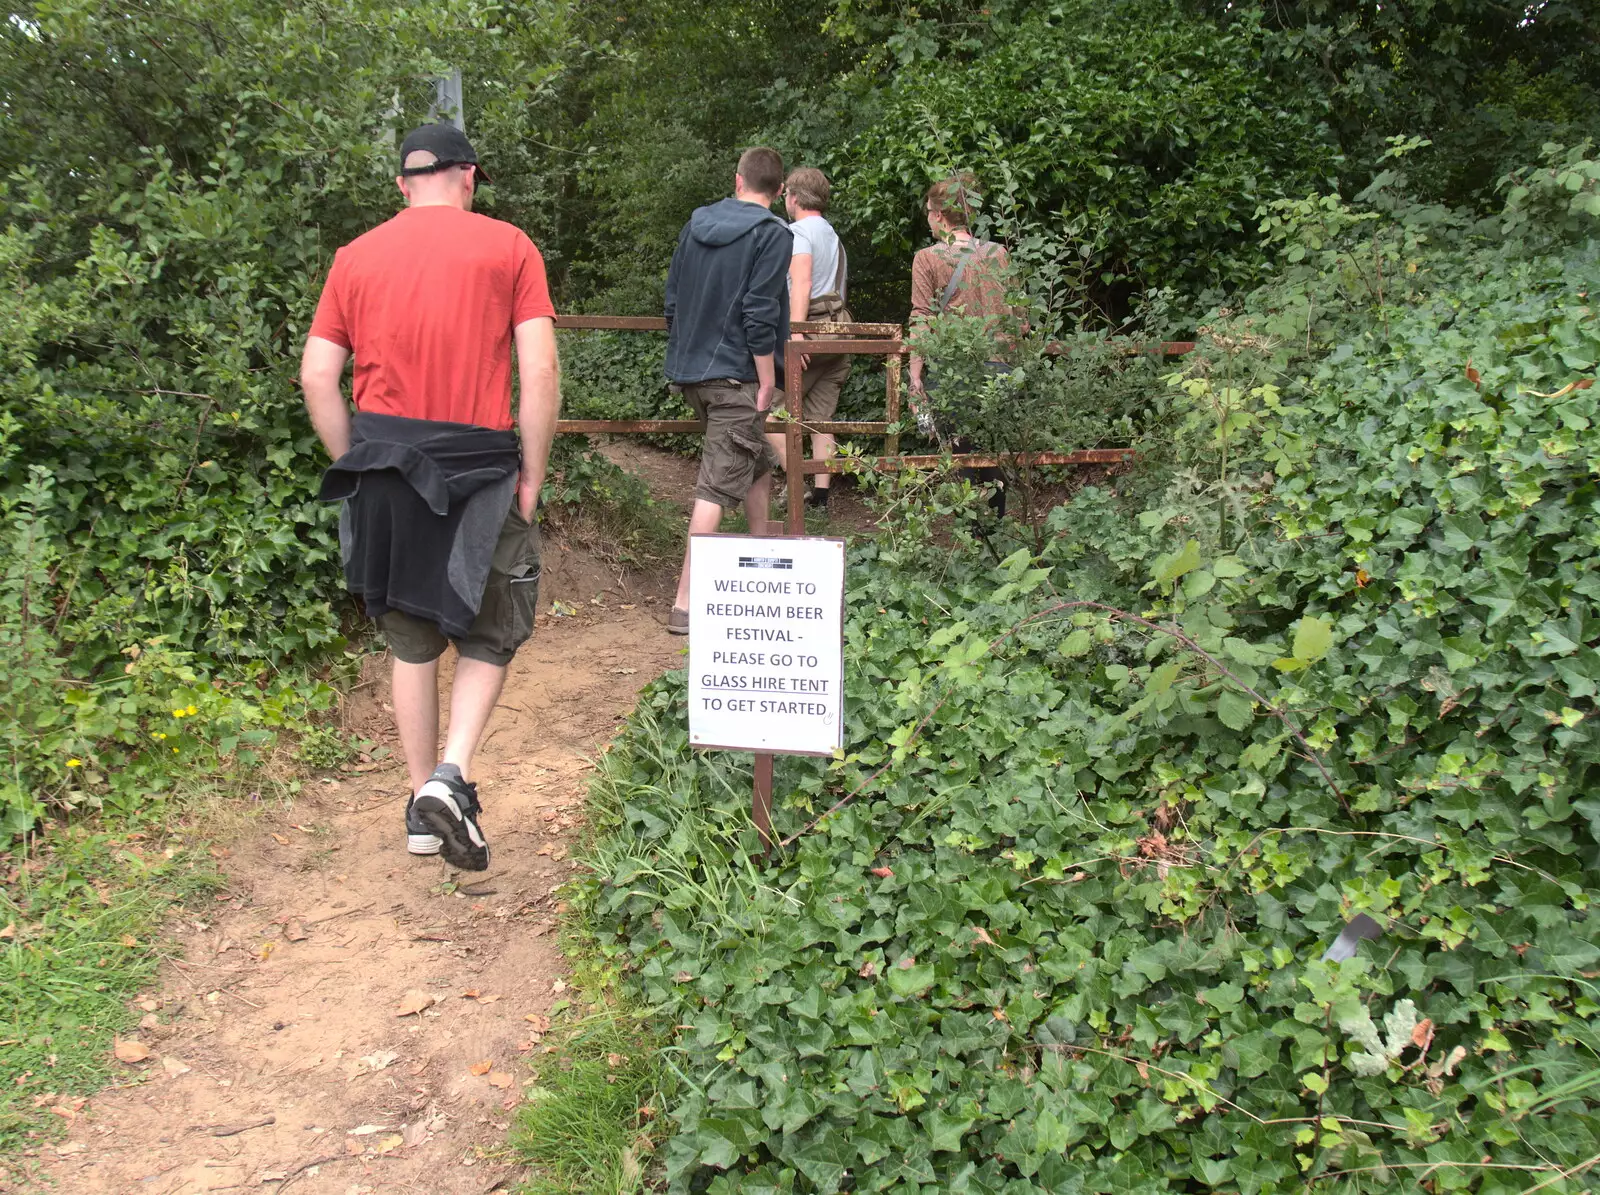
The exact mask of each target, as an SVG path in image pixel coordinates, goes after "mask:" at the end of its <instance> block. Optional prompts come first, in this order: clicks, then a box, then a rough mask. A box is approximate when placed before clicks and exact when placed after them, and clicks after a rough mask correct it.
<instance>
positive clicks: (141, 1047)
mask: <svg viewBox="0 0 1600 1195" xmlns="http://www.w3.org/2000/svg"><path fill="white" fill-rule="evenodd" d="M111 1052H112V1053H113V1054H115V1055H116V1056H117V1061H118V1062H143V1061H145V1059H147V1058H149V1057H150V1047H149V1046H147V1045H145V1044H144V1043H143V1042H139V1041H134V1040H133V1038H131V1037H119V1038H117V1039H116V1045H114V1046H113V1047H112V1051H111Z"/></svg>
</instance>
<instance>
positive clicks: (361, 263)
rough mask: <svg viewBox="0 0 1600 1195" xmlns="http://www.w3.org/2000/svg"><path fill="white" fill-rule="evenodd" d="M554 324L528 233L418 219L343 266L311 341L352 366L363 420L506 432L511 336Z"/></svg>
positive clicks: (399, 225) (408, 213)
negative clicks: (329, 345) (340, 352)
mask: <svg viewBox="0 0 1600 1195" xmlns="http://www.w3.org/2000/svg"><path fill="white" fill-rule="evenodd" d="M555 313H556V309H555V307H554V306H553V305H552V304H551V302H550V288H549V285H548V283H547V282H546V280H545V273H544V258H542V257H540V256H539V250H538V249H536V248H534V245H533V242H532V241H530V240H529V239H528V236H527V234H526V233H524V232H523V231H522V230H521V229H520V228H517V227H515V226H514V225H511V224H507V223H506V222H505V221H503V220H491V219H490V218H489V217H488V216H480V215H477V214H475V213H473V212H464V211H462V210H461V209H460V208H455V207H411V208H406V209H405V210H404V211H402V212H400V214H399V215H397V216H395V217H394V218H393V219H392V220H388V221H386V222H384V223H383V224H380V225H378V227H376V228H374V229H373V230H372V231H371V232H368V233H365V234H363V235H362V236H359V237H357V238H356V239H355V240H353V241H351V242H350V243H349V244H348V245H346V246H345V247H344V248H343V249H340V250H339V252H338V253H336V254H334V258H333V268H332V269H330V270H329V271H328V281H327V283H326V284H325V285H324V286H323V288H322V299H321V301H320V302H319V303H318V304H317V314H316V317H315V318H314V319H313V320H312V321H311V335H313V336H318V337H321V338H322V339H323V340H331V341H333V343H334V344H337V345H342V346H343V347H345V348H347V349H349V350H350V351H351V353H352V354H354V356H355V400H356V408H357V409H358V410H362V411H375V412H378V413H379V414H383V415H404V416H406V417H408V418H411V419H440V420H445V421H449V422H453V423H471V424H475V425H477V426H478V427H490V428H494V429H496V430H505V429H507V428H509V427H510V426H511V329H512V328H514V327H516V326H517V325H518V324H520V323H522V322H523V321H525V320H531V319H539V318H541V317H546V318H549V317H553V316H554V315H555Z"/></svg>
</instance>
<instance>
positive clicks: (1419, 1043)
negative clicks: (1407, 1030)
mask: <svg viewBox="0 0 1600 1195" xmlns="http://www.w3.org/2000/svg"><path fill="white" fill-rule="evenodd" d="M1411 1044H1412V1045H1414V1046H1416V1047H1417V1049H1419V1050H1421V1051H1422V1052H1423V1053H1424V1054H1426V1053H1427V1052H1428V1047H1429V1046H1430V1045H1432V1044H1433V1021H1432V1020H1430V1019H1426V1018H1425V1019H1423V1020H1421V1021H1418V1022H1417V1023H1416V1025H1415V1026H1414V1027H1413V1028H1412V1030H1411Z"/></svg>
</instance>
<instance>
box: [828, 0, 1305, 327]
mask: <svg viewBox="0 0 1600 1195" xmlns="http://www.w3.org/2000/svg"><path fill="white" fill-rule="evenodd" d="M932 48H933V47H932V46H930V51H931V50H932ZM907 52H908V53H910V54H911V56H912V58H913V59H917V58H920V57H922V55H921V54H920V53H919V52H917V51H915V50H914V49H908V51H907ZM1261 54H1262V46H1261V41H1260V38H1259V36H1258V35H1257V33H1255V32H1253V31H1252V30H1251V29H1250V28H1249V27H1248V26H1247V25H1246V24H1245V23H1242V22H1241V23H1239V24H1237V25H1236V26H1235V27H1233V28H1229V29H1224V28H1221V27H1219V26H1216V25H1213V24H1211V23H1210V22H1208V21H1206V20H1205V19H1203V18H1199V17H1197V16H1196V15H1195V14H1194V13H1193V12H1192V11H1190V10H1188V9H1185V8H1182V7H1181V6H1178V5H1173V4H1169V3H1167V2H1166V0H1122V2H1119V3H1117V4H1112V5H1106V4H1091V3H1079V2H1073V3H1066V4H1058V5H1055V6H1053V7H1051V8H1049V9H1044V8H1034V9H1032V10H1030V11H1028V12H1026V13H1025V14H1023V13H1019V14H1016V15H1015V17H1014V23H1012V24H1011V25H1010V27H1009V28H1008V29H1006V31H1005V35H1004V36H1003V37H998V38H995V39H994V40H993V41H992V43H991V44H988V45H986V46H985V47H984V49H983V50H982V52H980V53H974V54H971V55H970V56H959V57H957V56H946V57H943V58H940V59H938V60H937V61H935V62H930V63H920V62H919V63H917V65H916V66H915V68H914V69H905V70H900V71H897V72H894V73H893V75H892V76H890V77H889V80H888V82H887V83H886V84H885V85H884V87H883V88H882V93H883V94H882V95H881V99H880V106H879V107H878V108H877V110H876V112H875V119H874V120H873V122H872V123H871V125H870V126H869V127H868V128H866V129H864V130H862V131H861V132H860V133H859V134H858V135H857V136H856V137H855V138H854V139H853V140H852V141H851V142H850V143H849V144H848V145H847V146H839V145H832V146H818V147H815V148H816V151H818V152H821V153H822V154H823V156H824V159H825V160H826V162H827V163H828V164H829V165H830V166H832V167H834V168H835V169H836V170H837V173H838V175H839V177H840V179H841V180H842V183H841V187H840V196H839V200H838V207H839V210H840V212H841V213H842V214H843V216H844V218H845V221H846V227H847V229H849V230H852V231H853V230H860V232H861V233H864V234H866V235H867V236H868V237H870V239H871V241H872V243H873V244H874V245H875V246H877V247H878V248H879V250H880V251H883V250H887V251H890V252H893V253H895V254H896V255H903V254H904V253H905V251H906V250H908V249H910V248H911V242H910V241H909V240H908V238H907V233H908V232H910V233H911V234H912V235H913V236H915V235H916V234H917V232H918V229H919V225H920V220H918V219H917V218H916V213H917V212H918V211H919V207H918V206H917V204H918V200H919V198H920V195H921V192H922V191H923V190H924V189H925V188H926V187H927V185H928V183H930V182H932V181H933V180H935V179H938V178H941V177H943V176H945V175H946V174H948V173H950V172H951V171H952V170H955V169H969V170H973V171H975V172H976V173H977V175H978V177H979V179H980V180H981V181H982V183H983V184H984V190H985V193H986V198H985V200H984V203H983V213H984V217H985V221H984V223H985V224H986V225H987V226H988V227H989V228H990V229H991V231H992V232H993V233H994V234H996V235H999V236H1003V237H1004V238H1005V239H1006V241H1007V243H1008V244H1009V245H1010V246H1011V252H1012V256H1013V259H1014V260H1015V261H1016V262H1017V263H1018V265H1020V266H1022V267H1024V271H1025V274H1026V276H1027V279H1028V284H1029V286H1030V288H1031V289H1032V290H1033V292H1034V294H1035V297H1036V298H1037V299H1038V301H1039V305H1040V306H1041V307H1042V308H1045V309H1048V310H1050V311H1051V312H1052V313H1054V314H1056V315H1057V316H1058V317H1070V322H1074V323H1079V322H1087V323H1089V324H1091V325H1093V326H1099V323H1100V321H1101V319H1102V318H1103V316H1102V313H1101V310H1099V309H1104V310H1106V311H1111V312H1113V313H1120V309H1121V308H1123V306H1124V305H1125V303H1126V300H1127V297H1128V295H1129V293H1130V292H1132V293H1140V292H1143V291H1144V290H1146V289H1154V288H1156V287H1158V286H1171V287H1175V288H1177V289H1178V290H1179V291H1180V292H1182V293H1186V294H1193V293H1195V292H1198V291H1199V290H1200V289H1201V288H1203V287H1207V286H1217V285H1224V284H1229V285H1237V284H1239V283H1240V282H1242V281H1246V280H1248V279H1251V278H1252V277H1254V275H1255V273H1256V271H1257V269H1258V267H1259V265H1260V262H1261V256H1260V253H1259V251H1258V249H1257V246H1256V245H1255V243H1254V241H1253V239H1252V238H1251V236H1250V234H1249V231H1248V230H1249V222H1250V216H1251V213H1252V212H1253V211H1254V210H1255V208H1256V206H1257V205H1258V204H1259V203H1261V202H1263V201H1264V200H1266V199H1269V198H1274V197H1277V196H1281V195H1287V194H1295V193H1299V192H1301V191H1303V190H1305V189H1308V188H1310V187H1315V186H1317V185H1319V184H1322V183H1324V182H1325V181H1326V180H1328V179H1330V178H1331V174H1332V168H1333V164H1334V158H1335V155H1334V151H1333V148H1332V145H1331V141H1330V139H1329V137H1328V135H1327V131H1326V129H1325V128H1324V127H1323V126H1322V125H1321V122H1320V119H1319V113H1318V111H1317V109H1316V105H1315V104H1314V102H1310V100H1309V97H1306V96H1301V95H1288V94H1284V93H1282V92H1274V93H1272V94H1268V92H1267V91H1266V90H1265V88H1264V82H1265V80H1264V79H1263V77H1262V75H1261V73H1260V71H1259V67H1258V62H1259V58H1260V55H1261ZM904 57H905V53H903V54H902V58H904ZM902 260H903V259H902ZM904 268H905V267H904V265H903V264H902V266H901V270H902V271H903V270H904ZM902 285H903V284H902Z"/></svg>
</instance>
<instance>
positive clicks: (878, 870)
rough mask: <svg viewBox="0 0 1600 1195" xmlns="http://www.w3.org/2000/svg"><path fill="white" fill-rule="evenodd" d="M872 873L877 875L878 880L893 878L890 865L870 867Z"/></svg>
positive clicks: (892, 870) (892, 869)
mask: <svg viewBox="0 0 1600 1195" xmlns="http://www.w3.org/2000/svg"><path fill="white" fill-rule="evenodd" d="M872 874H873V875H875V876H877V877H878V878H879V879H880V880H888V879H893V878H894V868H892V867H874V868H872Z"/></svg>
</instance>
